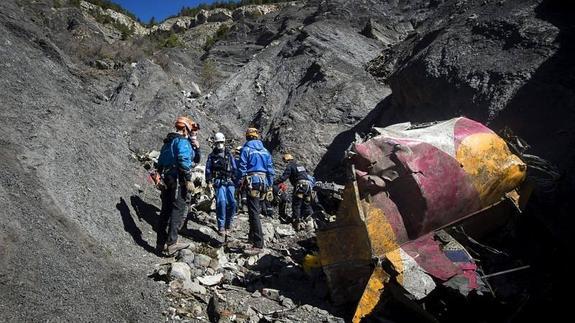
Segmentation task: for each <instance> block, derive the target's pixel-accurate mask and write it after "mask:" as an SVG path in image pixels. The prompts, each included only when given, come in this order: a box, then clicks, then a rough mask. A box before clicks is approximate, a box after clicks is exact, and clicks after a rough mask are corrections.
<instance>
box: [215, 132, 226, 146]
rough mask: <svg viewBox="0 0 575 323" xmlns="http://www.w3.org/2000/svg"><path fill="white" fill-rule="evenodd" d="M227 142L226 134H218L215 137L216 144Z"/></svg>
mask: <svg viewBox="0 0 575 323" xmlns="http://www.w3.org/2000/svg"><path fill="white" fill-rule="evenodd" d="M225 141H226V136H224V134H223V133H221V132H218V133H216V135H215V136H214V142H215V143H218V142H225Z"/></svg>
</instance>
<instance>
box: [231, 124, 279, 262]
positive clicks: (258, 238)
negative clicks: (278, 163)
mask: <svg viewBox="0 0 575 323" xmlns="http://www.w3.org/2000/svg"><path fill="white" fill-rule="evenodd" d="M239 173H240V176H241V178H242V187H243V189H245V190H247V192H248V196H247V204H248V214H249V221H250V232H249V237H248V238H249V240H250V242H251V243H252V245H253V248H252V251H254V252H259V251H260V250H261V248H263V247H264V237H263V233H262V225H261V222H260V211H261V203H260V202H261V199H263V198H265V194H266V192H267V191H268V187H271V186H272V184H273V181H274V175H275V174H274V166H273V162H272V156H271V155H270V153H269V152H268V150H267V149H265V148H264V145H263V143H262V142H261V141H260V140H259V133H258V130H257V129H256V128H248V129H247V131H246V143H245V144H244V146H243V147H242V150H241V153H240V165H239Z"/></svg>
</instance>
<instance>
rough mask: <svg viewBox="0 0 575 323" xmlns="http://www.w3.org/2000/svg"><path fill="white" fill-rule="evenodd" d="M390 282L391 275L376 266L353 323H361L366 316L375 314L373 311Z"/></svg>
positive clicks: (356, 310)
mask: <svg viewBox="0 0 575 323" xmlns="http://www.w3.org/2000/svg"><path fill="white" fill-rule="evenodd" d="M388 281H389V274H387V273H386V272H385V271H384V270H383V268H381V266H379V265H378V266H376V267H375V269H374V270H373V272H372V273H371V277H370V278H369V281H368V282H367V285H366V287H365V289H364V291H363V294H362V295H361V299H360V300H359V304H358V305H357V308H356V309H355V314H354V316H353V320H352V322H353V323H359V322H360V321H361V320H362V319H363V318H364V317H365V316H366V315H369V314H370V313H371V312H373V309H374V308H375V307H376V306H377V304H378V303H379V299H380V298H381V294H382V293H383V290H384V285H385V283H387V282H388Z"/></svg>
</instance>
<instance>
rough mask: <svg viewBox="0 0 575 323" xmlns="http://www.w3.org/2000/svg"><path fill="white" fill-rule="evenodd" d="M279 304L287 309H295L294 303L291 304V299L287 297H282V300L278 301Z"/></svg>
mask: <svg viewBox="0 0 575 323" xmlns="http://www.w3.org/2000/svg"><path fill="white" fill-rule="evenodd" d="M280 304H281V305H282V306H283V307H287V308H293V307H295V304H294V302H293V301H292V299H291V298H289V297H283V298H282V299H281V300H280Z"/></svg>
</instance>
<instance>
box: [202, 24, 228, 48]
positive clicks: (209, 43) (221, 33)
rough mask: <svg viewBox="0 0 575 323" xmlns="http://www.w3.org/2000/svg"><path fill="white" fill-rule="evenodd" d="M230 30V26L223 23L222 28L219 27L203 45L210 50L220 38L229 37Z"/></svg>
mask: <svg viewBox="0 0 575 323" xmlns="http://www.w3.org/2000/svg"><path fill="white" fill-rule="evenodd" d="M229 32H230V27H229V26H228V25H221V26H220V28H218V30H217V31H216V33H215V34H214V36H212V37H208V38H207V39H206V42H205V43H204V47H203V48H204V50H205V51H208V50H210V49H211V48H212V47H213V46H214V44H215V43H216V42H217V41H218V40H222V39H225V38H226V37H228V33H229Z"/></svg>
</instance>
